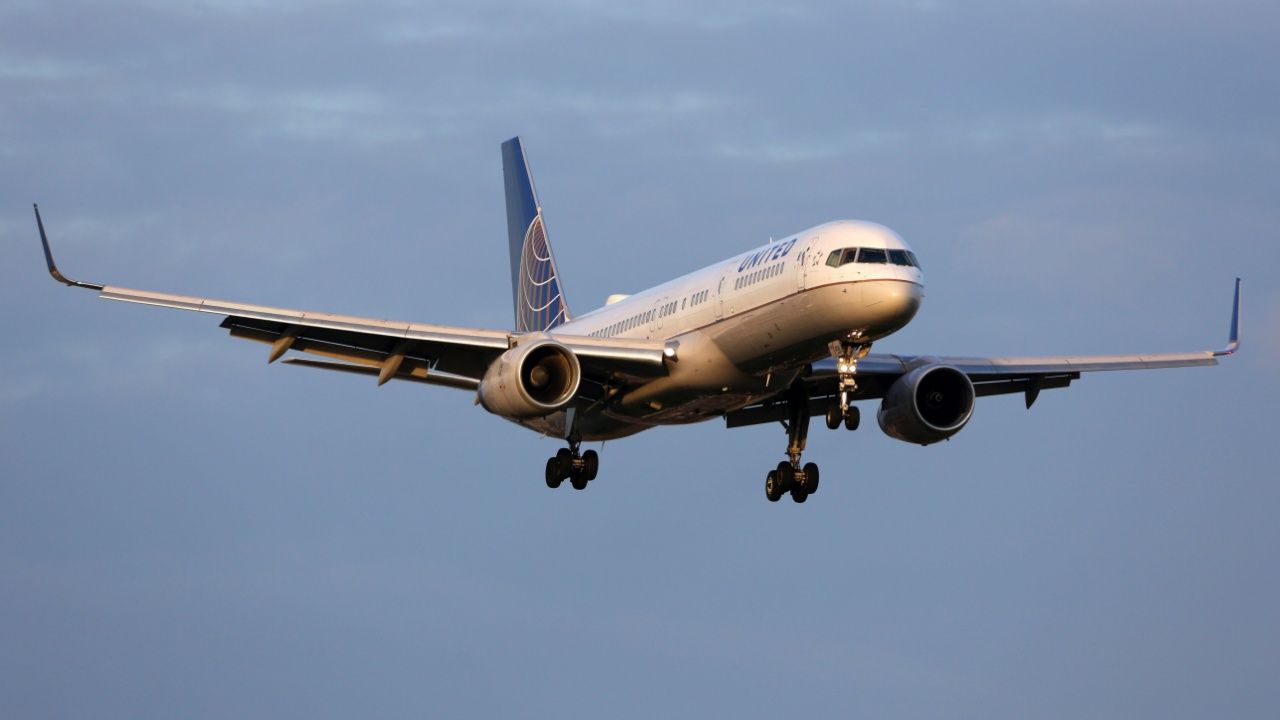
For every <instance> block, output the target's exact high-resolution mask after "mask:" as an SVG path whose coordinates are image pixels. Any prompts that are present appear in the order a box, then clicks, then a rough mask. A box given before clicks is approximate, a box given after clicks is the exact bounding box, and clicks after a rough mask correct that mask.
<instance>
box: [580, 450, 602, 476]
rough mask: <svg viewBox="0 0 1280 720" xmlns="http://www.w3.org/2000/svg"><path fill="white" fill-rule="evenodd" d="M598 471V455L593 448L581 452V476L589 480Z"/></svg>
mask: <svg viewBox="0 0 1280 720" xmlns="http://www.w3.org/2000/svg"><path fill="white" fill-rule="evenodd" d="M598 472H600V456H599V455H597V454H596V451H595V450H588V451H586V452H584V453H582V477H584V478H586V479H587V482H591V481H592V480H595V479H596V473H598Z"/></svg>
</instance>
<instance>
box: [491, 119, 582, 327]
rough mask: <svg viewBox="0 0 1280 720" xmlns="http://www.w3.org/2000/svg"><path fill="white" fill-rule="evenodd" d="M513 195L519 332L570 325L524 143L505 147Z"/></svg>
mask: <svg viewBox="0 0 1280 720" xmlns="http://www.w3.org/2000/svg"><path fill="white" fill-rule="evenodd" d="M502 177H503V182H504V185H505V188H506V194H507V240H508V241H509V242H510V245H511V293H512V300H513V301H514V302H515V309H516V328H515V329H516V331H517V332H537V331H540V330H550V329H551V328H553V327H556V326H557V325H560V324H562V323H564V322H565V321H567V320H569V305H568V303H566V302H565V299H564V290H563V286H562V285H561V284H560V275H559V273H558V272H557V270H556V261H555V258H554V257H553V256H552V254H551V243H550V242H548V241H547V230H546V226H545V225H544V224H543V221H542V208H541V207H540V206H539V205H538V193H537V191H536V190H534V187H533V176H532V175H530V174H529V162H528V160H527V159H526V158H525V155H524V146H523V145H522V144H521V143H520V138H519V137H513V138H511V139H510V140H508V141H506V142H504V143H502Z"/></svg>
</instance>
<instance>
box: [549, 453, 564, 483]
mask: <svg viewBox="0 0 1280 720" xmlns="http://www.w3.org/2000/svg"><path fill="white" fill-rule="evenodd" d="M562 482H564V475H562V474H561V473H560V458H558V457H552V458H547V487H549V488H551V489H552V490H555V489H556V488H558V487H560V483H562Z"/></svg>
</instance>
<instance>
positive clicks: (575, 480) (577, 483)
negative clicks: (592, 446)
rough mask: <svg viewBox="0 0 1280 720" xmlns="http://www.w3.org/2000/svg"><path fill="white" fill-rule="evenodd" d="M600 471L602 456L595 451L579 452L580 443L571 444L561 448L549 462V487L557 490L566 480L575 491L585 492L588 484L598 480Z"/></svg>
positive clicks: (572, 442)
mask: <svg viewBox="0 0 1280 720" xmlns="http://www.w3.org/2000/svg"><path fill="white" fill-rule="evenodd" d="M599 470H600V456H599V455H597V454H596V451H595V450H588V451H586V452H584V453H579V452H578V443H577V442H575V441H572V440H571V441H570V442H569V447H567V448H560V451H559V452H557V453H556V454H555V455H554V456H552V457H551V458H549V459H548V460H547V487H549V488H552V489H555V488H558V487H560V483H562V482H564V481H565V480H568V481H569V484H570V485H572V486H573V489H574V490H585V489H586V487H587V483H589V482H591V481H592V480H595V479H596V473H597V472H599Z"/></svg>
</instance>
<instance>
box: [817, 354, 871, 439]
mask: <svg viewBox="0 0 1280 720" xmlns="http://www.w3.org/2000/svg"><path fill="white" fill-rule="evenodd" d="M868 352H871V344H870V343H867V344H865V345H863V344H860V343H858V342H857V340H856V339H854V338H844V339H842V340H833V341H832V342H831V355H832V357H834V358H835V359H836V382H837V385H836V389H837V390H838V391H839V393H840V394H839V397H838V399H836V400H833V401H832V403H831V405H830V406H829V407H828V408H827V427H828V428H830V429H831V430H835V429H836V428H838V427H840V424H841V423H843V424H844V427H845V429H846V430H857V429H858V423H859V422H861V420H862V417H861V415H860V413H859V412H858V408H856V407H854V406H853V405H850V404H849V395H850V394H851V393H854V392H857V390H858V380H857V378H856V376H857V374H858V361H859V360H861V359H862V358H864V357H866V356H867V353H868Z"/></svg>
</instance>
